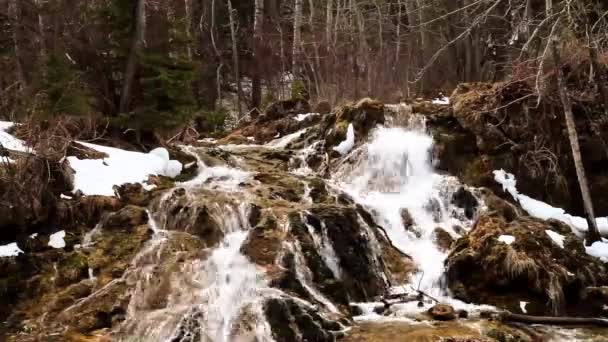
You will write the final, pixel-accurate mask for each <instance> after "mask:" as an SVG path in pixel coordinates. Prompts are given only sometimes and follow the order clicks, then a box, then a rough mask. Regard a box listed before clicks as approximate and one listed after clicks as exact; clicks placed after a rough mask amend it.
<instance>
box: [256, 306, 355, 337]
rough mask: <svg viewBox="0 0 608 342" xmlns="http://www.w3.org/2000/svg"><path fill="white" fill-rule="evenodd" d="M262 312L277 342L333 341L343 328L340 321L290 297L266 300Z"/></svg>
mask: <svg viewBox="0 0 608 342" xmlns="http://www.w3.org/2000/svg"><path fill="white" fill-rule="evenodd" d="M264 312H265V314H266V319H267V320H268V323H269V324H270V327H271V330H272V335H273V337H274V339H275V340H276V341H277V342H283V341H284V342H288V341H298V340H302V341H319V342H324V341H328V342H330V341H332V342H333V341H335V339H336V334H337V333H338V332H339V331H340V330H342V329H343V327H342V325H341V324H340V323H338V322H335V321H330V320H328V319H325V318H323V317H322V316H321V315H319V314H318V313H317V312H316V311H315V310H313V309H312V308H311V307H308V306H305V304H303V303H302V302H299V301H295V300H293V299H291V298H285V297H280V298H270V299H268V300H266V303H265V304H264Z"/></svg>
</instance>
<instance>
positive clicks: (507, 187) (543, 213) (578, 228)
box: [493, 169, 608, 262]
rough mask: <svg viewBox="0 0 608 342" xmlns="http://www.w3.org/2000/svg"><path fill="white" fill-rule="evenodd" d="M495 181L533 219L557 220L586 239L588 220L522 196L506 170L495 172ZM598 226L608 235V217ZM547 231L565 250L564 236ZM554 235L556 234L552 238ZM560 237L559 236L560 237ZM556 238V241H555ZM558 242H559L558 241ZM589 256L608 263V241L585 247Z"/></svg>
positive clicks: (599, 220)
mask: <svg viewBox="0 0 608 342" xmlns="http://www.w3.org/2000/svg"><path fill="white" fill-rule="evenodd" d="M493 173H494V180H495V181H496V182H498V183H499V184H501V185H502V188H503V190H504V191H507V192H508V193H509V194H511V196H512V197H513V199H515V200H516V201H518V202H519V204H520V205H521V207H522V208H523V209H524V210H525V211H526V212H528V214H530V215H531V216H533V217H536V218H539V219H542V220H548V219H555V220H558V221H561V222H564V223H565V224H567V225H569V226H570V228H571V229H572V232H573V233H574V234H576V235H577V236H578V237H584V236H585V232H586V231H587V230H588V229H589V227H588V225H587V220H586V219H584V218H582V217H578V216H572V215H570V214H568V213H566V211H565V210H564V209H562V208H556V207H553V206H551V205H549V204H547V203H545V202H542V201H539V200H535V199H533V198H531V197H529V196H526V195H523V194H520V193H519V192H518V191H517V187H516V185H517V180H516V179H515V176H513V174H511V173H508V172H505V170H502V169H501V170H495V171H494V172H493ZM596 222H597V226H598V229H599V231H600V234H602V235H608V217H600V218H596ZM549 232H550V231H546V233H547V235H549V237H550V238H551V239H552V240H553V241H554V242H555V243H556V244H558V245H560V247H562V248H563V236H561V235H560V234H557V233H555V232H551V233H549ZM552 233H553V234H555V235H553V236H552ZM558 235H559V236H558ZM560 236H561V238H560ZM554 238H555V239H554ZM556 240H557V241H556ZM585 249H586V251H587V254H589V255H591V256H594V257H596V258H599V259H600V260H602V261H603V262H608V240H605V239H604V240H603V241H596V242H595V243H593V245H591V246H590V247H587V246H585Z"/></svg>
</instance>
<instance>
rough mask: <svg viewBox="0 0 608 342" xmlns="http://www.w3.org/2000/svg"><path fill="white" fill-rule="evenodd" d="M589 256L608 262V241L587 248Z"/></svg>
mask: <svg viewBox="0 0 608 342" xmlns="http://www.w3.org/2000/svg"><path fill="white" fill-rule="evenodd" d="M585 250H586V251H587V254H589V255H591V256H594V257H596V258H599V259H600V260H602V261H603V262H608V240H605V239H604V240H603V241H596V242H594V243H593V244H592V245H591V246H589V247H587V246H585Z"/></svg>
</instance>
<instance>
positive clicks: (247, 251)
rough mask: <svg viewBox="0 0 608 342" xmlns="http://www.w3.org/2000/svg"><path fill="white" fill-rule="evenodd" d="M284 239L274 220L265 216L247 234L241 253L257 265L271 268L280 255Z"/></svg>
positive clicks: (281, 230)
mask: <svg viewBox="0 0 608 342" xmlns="http://www.w3.org/2000/svg"><path fill="white" fill-rule="evenodd" d="M284 238H285V232H284V231H283V229H282V228H281V227H279V225H278V224H277V221H276V219H275V218H274V217H272V216H268V215H266V216H265V217H264V218H263V219H262V221H261V222H260V223H259V224H258V225H256V226H255V227H254V228H252V229H251V231H250V232H249V235H248V236H247V240H246V241H245V242H244V243H243V245H242V246H241V253H243V254H244V255H246V256H247V257H248V258H249V259H250V260H251V261H252V262H254V263H256V264H258V265H261V266H264V267H269V266H272V265H274V264H275V262H276V259H277V257H278V256H279V254H280V253H281V246H282V243H283V239H284Z"/></svg>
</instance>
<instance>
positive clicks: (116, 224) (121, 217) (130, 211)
mask: <svg viewBox="0 0 608 342" xmlns="http://www.w3.org/2000/svg"><path fill="white" fill-rule="evenodd" d="M147 222H148V212H147V211H146V209H145V208H143V207H138V206H135V205H127V206H126V207H124V208H122V209H120V210H119V211H117V212H114V213H112V214H110V215H109V216H108V217H107V218H106V219H105V221H104V223H103V226H104V228H105V229H126V230H128V229H131V228H133V227H136V226H140V225H143V224H145V223H147Z"/></svg>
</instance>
